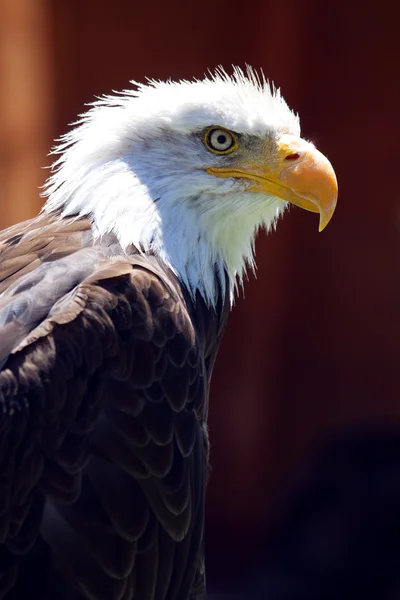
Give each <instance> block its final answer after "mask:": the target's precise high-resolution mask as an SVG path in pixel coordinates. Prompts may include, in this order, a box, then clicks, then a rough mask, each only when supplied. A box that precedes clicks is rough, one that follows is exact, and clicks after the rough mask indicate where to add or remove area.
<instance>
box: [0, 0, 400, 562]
mask: <svg viewBox="0 0 400 600" xmlns="http://www.w3.org/2000/svg"><path fill="white" fill-rule="evenodd" d="M395 12H397V9H395V5H394V3H392V2H389V1H388V0H384V1H383V2H380V3H379V5H377V4H376V2H369V1H368V0H367V1H366V2H363V3H358V2H353V3H351V2H349V3H344V2H343V3H340V2H336V3H329V2H328V3H322V4H321V2H317V1H316V0H304V1H303V2H298V0H286V2H284V3H282V2H278V0H248V1H247V2H240V3H237V4H236V3H234V2H232V1H228V0H223V1H215V0H203V1H202V2H195V3H192V2H187V1H184V0H178V2H176V3H174V4H172V3H170V2H162V1H161V0H155V1H153V2H138V1H131V0H114V2H110V1H109V0H0V226H1V227H2V228H3V227H6V226H8V225H10V224H12V223H14V222H16V221H18V220H22V219H24V218H28V217H31V216H33V215H34V214H35V213H36V212H37V211H38V209H39V207H40V205H41V200H40V198H39V192H38V186H39V185H40V184H42V183H43V181H44V178H45V176H46V172H45V171H43V170H41V167H42V166H44V165H46V164H48V163H49V159H48V158H47V157H46V153H47V152H48V150H49V149H50V146H51V143H52V139H53V138H54V137H58V136H59V135H60V134H62V133H64V132H65V131H66V129H67V125H68V123H70V122H72V121H74V120H75V118H76V115H77V114H78V113H79V112H81V111H82V109H83V105H84V103H87V102H90V101H92V100H93V98H94V95H96V94H103V93H108V92H110V91H111V90H112V89H121V88H124V87H127V85H128V81H129V79H135V80H143V78H144V77H145V76H150V77H154V78H165V77H172V78H181V77H185V78H190V77H192V76H197V77H199V76H201V75H202V74H203V73H204V72H205V71H206V69H207V68H213V67H215V66H217V65H219V64H222V65H224V66H225V67H226V68H228V69H229V66H230V65H231V64H239V65H241V66H244V64H245V63H246V62H247V63H250V64H252V65H253V66H254V67H262V68H263V70H264V72H265V73H266V75H267V76H268V77H269V78H270V79H272V80H274V81H275V82H276V84H277V85H278V86H280V87H281V88H282V91H283V94H284V96H285V98H286V99H287V101H288V103H289V104H290V105H291V106H292V107H293V108H294V109H295V110H296V111H298V112H299V113H300V116H301V123H302V130H303V135H304V136H305V137H306V138H308V139H312V140H313V141H314V142H315V143H316V145H317V146H318V147H319V148H320V150H321V151H323V152H324V153H325V154H326V155H327V156H328V157H329V158H330V160H331V161H332V163H333V165H334V167H335V169H336V172H337V176H338V180H339V190H340V194H339V203H338V208H337V212H336V214H335V216H334V218H333V221H332V222H331V224H330V225H329V227H328V228H327V230H326V231H324V232H323V233H322V234H319V233H318V232H317V220H316V218H315V216H313V215H311V214H307V213H305V212H303V211H300V210H295V209H293V210H292V211H291V213H290V214H289V215H287V216H286V218H285V219H284V220H283V221H282V222H281V223H280V224H279V227H278V230H277V232H276V233H275V234H273V235H270V236H269V237H268V238H267V237H266V236H265V235H261V236H260V238H259V240H258V244H257V259H258V260H257V262H258V270H257V280H256V279H255V278H254V277H253V276H250V281H249V283H248V284H247V286H246V290H245V295H246V298H245V300H243V298H240V299H239V300H238V301H237V303H236V307H235V309H234V311H233V313H232V315H231V319H230V323H229V328H228V332H227V334H226V336H225V339H224V343H223V347H222V349H221V352H220V355H219V359H218V361H217V366H216V369H215V374H214V379H213V387H212V397H211V413H210V429H211V439H212V465H213V471H212V477H211V482H210V486H209V494H208V524H209V538H208V539H209V540H211V549H210V556H211V557H212V555H213V550H214V551H215V553H216V549H218V552H220V551H223V552H224V555H225V556H228V555H229V553H232V554H235V556H236V558H238V560H242V558H243V557H241V555H240V553H239V552H238V550H237V548H238V546H237V545H236V544H235V545H232V544H230V540H231V539H232V540H233V539H234V540H235V541H237V540H238V538H241V539H243V540H247V539H248V538H249V536H250V538H251V539H255V538H254V536H256V535H257V532H258V530H259V527H260V523H263V522H265V521H268V519H271V518H273V517H274V515H275V514H276V511H277V510H278V508H279V505H280V502H281V500H282V498H284V496H285V493H286V492H285V490H286V489H287V487H288V482H290V481H292V479H293V477H294V476H295V475H296V473H297V471H298V470H299V469H300V468H301V467H302V465H303V464H304V463H305V462H306V461H307V458H306V457H307V453H308V452H309V451H312V448H313V447H314V443H316V442H317V441H318V440H320V439H325V438H328V437H329V436H330V434H331V432H333V431H335V430H339V429H340V428H341V427H342V426H344V425H346V424H355V423H359V422H365V421H372V422H374V421H375V420H376V419H377V418H378V417H388V418H389V419H394V418H396V417H399V416H400V397H399V390H400V381H399V365H400V356H399V343H400V315H399V306H400V285H399V278H400V270H399V266H400V264H399V257H400V236H399V234H400V204H399V200H400V192H399V189H398V180H399V169H400V167H399V164H398V156H397V152H398V139H399V134H400V130H399V123H398V107H399V100H400V94H399V82H398V64H399V62H400V49H399V47H400V42H399V33H398V19H397V15H396V14H395ZM243 547H245V546H243ZM245 553H246V556H247V558H248V559H249V556H250V554H251V553H250V554H249V551H248V548H247V549H246V551H245ZM210 561H211V564H212V558H210Z"/></svg>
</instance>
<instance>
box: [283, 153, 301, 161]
mask: <svg viewBox="0 0 400 600" xmlns="http://www.w3.org/2000/svg"><path fill="white" fill-rule="evenodd" d="M298 158H300V154H299V153H298V152H293V154H288V155H287V156H285V160H297V159H298Z"/></svg>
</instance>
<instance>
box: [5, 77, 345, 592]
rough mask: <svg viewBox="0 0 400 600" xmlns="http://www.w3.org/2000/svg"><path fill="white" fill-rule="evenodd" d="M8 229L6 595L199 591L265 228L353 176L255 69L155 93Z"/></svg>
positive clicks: (93, 113)
mask: <svg viewBox="0 0 400 600" xmlns="http://www.w3.org/2000/svg"><path fill="white" fill-rule="evenodd" d="M55 153H58V154H59V157H58V159H57V160H56V162H55V163H54V169H53V173H52V175H51V176H50V178H49V180H48V182H47V184H46V186H45V190H44V195H45V197H46V202H45V205H44V207H43V210H42V212H41V213H40V214H39V215H38V216H37V217H36V218H34V219H32V220H30V221H26V222H24V223H20V224H18V225H15V226H14V227H11V228H10V229H7V230H5V231H3V232H1V233H0V402H1V409H2V410H1V414H0V431H1V435H0V447H1V452H0V479H1V482H2V488H1V489H2V494H1V501H0V556H2V557H3V558H2V559H1V560H0V598H7V599H8V598H9V599H10V600H11V599H13V600H15V599H17V598H18V599H19V598H25V597H28V594H29V595H31V590H32V589H33V588H34V589H35V593H36V591H37V594H38V595H37V597H40V598H57V599H60V600H63V599H64V600H67V598H68V599H69V598H72V597H73V598H74V600H78V599H79V600H100V599H101V600H103V599H104V598H107V599H108V600H167V599H168V600H188V599H189V600H199V599H203V598H205V597H206V592H205V576H204V551H203V547H204V544H203V542H204V541H203V524H204V498H205V487H206V479H207V461H208V437H207V424H206V418H207V411H208V393H209V384H210V378H211V373H212V369H213V364H214V361H215V358H216V355H217V351H218V347H219V344H220V341H221V337H222V334H223V331H224V329H225V326H226V323H227V317H228V313H229V309H230V305H231V303H232V300H233V297H234V291H235V286H236V285H237V282H240V281H241V279H242V277H243V274H244V272H245V269H246V267H247V266H250V268H251V267H252V265H253V264H254V259H253V245H254V237H255V235H256V233H257V230H258V229H259V228H260V227H265V228H266V229H270V228H271V227H272V226H274V225H275V223H276V220H277V218H278V217H279V216H280V215H281V214H282V213H283V211H284V210H285V208H286V207H287V206H288V205H289V204H295V205H297V206H300V207H302V208H304V209H306V210H309V211H312V212H317V213H319V216H320V230H322V229H323V228H324V227H325V226H326V225H327V223H328V222H329V220H330V219H331V217H332V215H333V212H334V210H335V205H336V199H337V182H336V177H335V174H334V171H333V169H332V166H331V165H330V163H329V161H328V160H327V159H326V158H325V157H324V156H323V155H322V154H321V153H320V152H319V151H318V150H317V149H316V148H315V147H314V146H313V145H312V144H311V143H310V142H307V141H305V140H303V139H302V138H301V137H300V126H299V119H298V117H297V116H296V115H294V113H293V112H292V111H291V110H290V109H289V108H288V106H287V104H286V103H285V101H284V100H283V98H282V96H281V95H280V93H279V91H278V90H275V89H274V88H273V87H272V86H270V85H269V84H268V83H267V82H266V81H265V80H264V78H263V77H262V78H259V77H258V76H257V74H256V73H255V72H254V71H252V70H251V69H248V70H247V72H246V73H243V72H242V71H240V70H239V69H235V71H234V73H233V75H232V76H228V75H227V74H226V73H225V72H223V71H222V70H219V71H217V72H216V73H215V74H214V75H213V76H210V77H208V78H205V79H203V80H201V81H197V80H196V81H193V82H187V81H181V82H171V81H168V82H155V81H151V82H149V84H148V85H139V84H138V85H137V86H136V88H135V89H132V90H128V91H125V92H123V93H122V94H120V95H115V96H108V97H104V98H103V99H101V100H99V101H98V102H96V103H95V104H94V105H93V106H92V107H91V109H90V110H89V111H88V112H87V113H86V114H84V115H83V116H82V118H81V120H80V122H79V123H78V124H77V126H76V127H75V128H74V129H72V130H71V132H69V133H68V134H67V135H66V136H65V137H64V138H63V139H62V141H61V144H60V145H59V146H58V147H57V148H56V149H55Z"/></svg>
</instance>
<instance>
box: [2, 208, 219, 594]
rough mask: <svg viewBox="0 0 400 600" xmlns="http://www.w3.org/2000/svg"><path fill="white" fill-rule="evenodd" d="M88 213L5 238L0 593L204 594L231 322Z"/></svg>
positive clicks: (39, 223) (41, 222) (42, 220)
mask: <svg viewBox="0 0 400 600" xmlns="http://www.w3.org/2000/svg"><path fill="white" fill-rule="evenodd" d="M131 250H132V251H131V252H129V253H124V252H122V250H121V248H120V247H119V245H118V244H117V243H116V241H115V240H113V239H110V240H102V241H101V243H95V242H94V241H93V238H92V234H91V228H90V223H89V222H88V221H86V220H84V219H61V218H59V217H45V216H40V217H38V218H37V219H34V220H32V221H28V222H26V223H22V224H20V225H17V226H15V227H12V228H10V229H8V230H7V231H4V232H2V233H0V598H7V600H17V599H18V600H20V599H22V598H26V597H28V596H29V597H30V598H31V600H32V599H34V598H38V599H39V598H43V599H54V598H57V599H60V600H67V599H68V600H78V599H79V600H81V599H82V600H83V599H85V600H89V599H90V600H188V599H193V600H194V599H196V600H200V599H202V598H204V597H205V584H204V570H203V519H204V493H205V483H206V476H207V460H208V439H207V430H206V417H207V404H208V389H209V380H210V376H211V371H212V366H213V363H214V359H215V356H216V352H217V349H218V346H219V342H220V338H221V335H222V332H223V329H224V327H225V324H226V318H227V313H228V305H227V301H222V300H220V302H219V305H218V307H217V310H211V309H208V308H207V307H206V306H205V304H204V302H203V301H202V299H201V298H200V297H199V298H197V300H196V302H195V303H193V302H192V301H191V299H190V298H189V296H188V294H187V293H186V291H185V289H184V288H182V286H181V285H180V283H179V281H178V280H177V278H176V277H174V275H173V274H172V273H171V272H170V271H168V270H167V268H165V267H164V266H163V265H162V264H160V263H159V262H158V260H157V259H156V258H155V257H154V256H142V255H140V254H138V253H137V252H135V250H134V249H131Z"/></svg>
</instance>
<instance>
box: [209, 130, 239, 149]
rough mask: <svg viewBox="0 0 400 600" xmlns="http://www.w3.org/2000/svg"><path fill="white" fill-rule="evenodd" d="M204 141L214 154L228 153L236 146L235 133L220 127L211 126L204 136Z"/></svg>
mask: <svg viewBox="0 0 400 600" xmlns="http://www.w3.org/2000/svg"><path fill="white" fill-rule="evenodd" d="M204 143H205V145H206V146H207V148H208V149H209V150H211V152H214V153H215V154H229V153H230V152H232V151H233V150H236V148H237V147H238V143H237V139H236V137H235V135H234V134H233V133H232V132H231V131H228V130H227V129H223V128H222V127H211V129H209V130H208V131H207V133H206V135H205V136H204Z"/></svg>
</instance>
